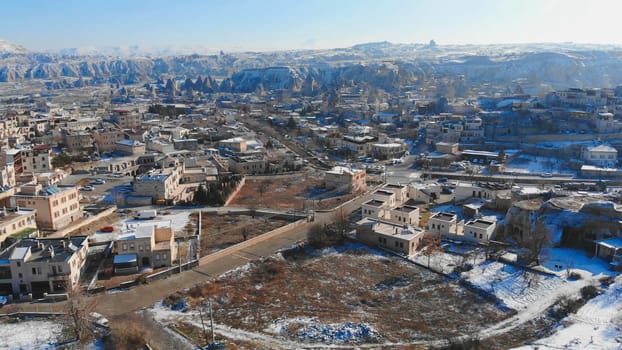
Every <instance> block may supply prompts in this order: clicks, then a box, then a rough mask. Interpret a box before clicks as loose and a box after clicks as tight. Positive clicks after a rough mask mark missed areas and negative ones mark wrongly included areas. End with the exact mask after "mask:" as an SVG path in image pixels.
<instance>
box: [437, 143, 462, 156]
mask: <svg viewBox="0 0 622 350" xmlns="http://www.w3.org/2000/svg"><path fill="white" fill-rule="evenodd" d="M458 146H459V144H458V143H448V142H437V143H436V145H435V148H436V152H439V153H445V154H458Z"/></svg>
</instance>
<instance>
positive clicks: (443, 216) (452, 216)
mask: <svg viewBox="0 0 622 350" xmlns="http://www.w3.org/2000/svg"><path fill="white" fill-rule="evenodd" d="M457 217H458V215H457V214H455V213H447V212H439V213H436V214H434V216H432V218H434V219H440V220H447V221H451V220H455V219H456V218H457Z"/></svg>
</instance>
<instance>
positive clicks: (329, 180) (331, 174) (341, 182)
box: [324, 166, 367, 193]
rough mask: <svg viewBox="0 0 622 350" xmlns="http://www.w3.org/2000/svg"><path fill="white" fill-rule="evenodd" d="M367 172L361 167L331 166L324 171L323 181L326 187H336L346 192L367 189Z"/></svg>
mask: <svg viewBox="0 0 622 350" xmlns="http://www.w3.org/2000/svg"><path fill="white" fill-rule="evenodd" d="M366 178H367V173H366V172H365V170H361V169H351V168H347V167H343V166H336V167H333V168H332V169H331V170H329V171H327V172H326V173H324V182H325V183H326V188H327V189H331V190H332V189H338V190H340V191H344V192H348V193H360V192H365V191H367V180H366Z"/></svg>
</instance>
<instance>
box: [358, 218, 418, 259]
mask: <svg viewBox="0 0 622 350" xmlns="http://www.w3.org/2000/svg"><path fill="white" fill-rule="evenodd" d="M423 236H424V231H423V230H421V229H419V228H415V227H412V226H409V225H402V224H396V223H392V222H386V221H381V220H377V219H372V218H364V219H362V220H361V221H359V222H358V223H357V228H356V237H357V238H358V239H359V240H361V241H362V242H363V243H365V244H369V245H372V246H378V247H382V248H386V249H389V250H392V251H395V252H398V253H401V254H404V255H413V254H415V251H416V249H417V247H418V246H419V243H420V242H421V240H422V239H423Z"/></svg>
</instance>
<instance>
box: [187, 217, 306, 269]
mask: <svg viewBox="0 0 622 350" xmlns="http://www.w3.org/2000/svg"><path fill="white" fill-rule="evenodd" d="M308 225H310V223H308V222H307V220H298V221H296V222H292V223H291V224H288V225H285V226H282V227H279V228H277V229H274V230H272V231H270V232H267V233H264V234H263V235H260V236H257V237H253V238H251V239H249V240H246V241H244V242H240V243H238V244H236V245H233V246H231V247H228V248H225V249H222V250H219V251H217V252H215V253H212V254H209V255H206V256H204V257H202V258H200V259H199V266H203V265H205V264H209V263H212V262H214V260H217V259H220V258H222V257H223V256H227V255H231V254H233V253H236V252H238V251H240V250H242V249H245V248H248V247H250V246H253V245H255V244H259V243H261V242H263V241H266V240H268V239H270V238H273V237H275V236H279V235H282V234H284V233H287V232H289V231H291V230H293V229H300V228H303V227H305V226H308Z"/></svg>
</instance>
